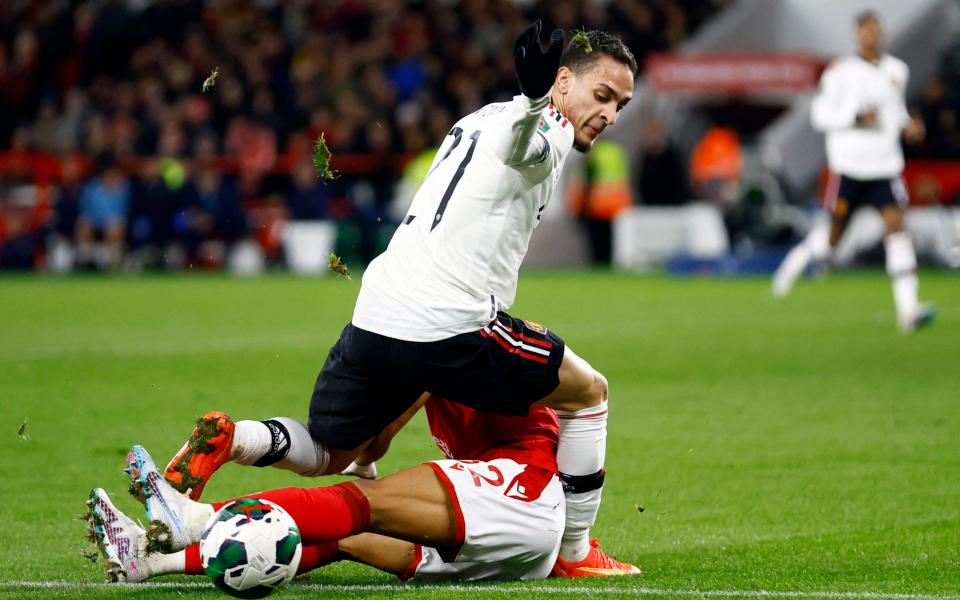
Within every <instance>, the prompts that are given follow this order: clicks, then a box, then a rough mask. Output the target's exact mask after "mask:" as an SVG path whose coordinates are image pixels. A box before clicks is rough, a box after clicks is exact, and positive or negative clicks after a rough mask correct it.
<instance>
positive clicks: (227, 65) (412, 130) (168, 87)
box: [0, 0, 722, 269]
mask: <svg viewBox="0 0 960 600" xmlns="http://www.w3.org/2000/svg"><path fill="white" fill-rule="evenodd" d="M719 4H722V2H718V1H715V0H647V1H635V0H608V1H603V2H596V1H587V0H560V1H556V0H551V1H541V2H521V1H509V0H492V1H488V0H465V1H463V2H450V1H443V0H424V1H412V0H411V1H406V2H399V1H393V0H341V1H306V0H258V1H252V0H222V1H199V0H161V1H156V2H150V1H146V0H128V1H116V0H105V1H101V2H97V1H87V2H75V1H68V0H36V1H21V2H17V1H12V2H0V32H2V40H3V42H4V43H3V44H2V45H0V149H3V151H2V152H0V198H2V203H3V206H2V207H0V215H2V216H0V244H2V246H0V266H3V267H6V268H24V269H29V268H34V267H37V266H43V265H47V264H48V263H55V264H56V265H59V266H58V267H57V268H70V267H71V266H75V267H77V268H81V269H85V268H97V269H119V268H131V269H139V268H163V269H184V268H185V269H191V268H217V267H219V266H220V265H222V263H223V261H224V257H225V256H226V253H228V252H229V251H230V248H231V247H232V246H233V245H234V244H236V243H238V242H240V241H243V240H250V239H253V240H255V241H256V243H257V244H258V246H259V247H260V248H261V249H262V251H263V252H264V253H265V255H266V257H267V259H268V261H271V262H281V261H282V260H283V256H282V244H281V243H280V239H279V231H280V230H281V229H282V223H283V222H284V221H285V220H320V219H332V220H335V221H336V222H338V223H339V224H340V225H339V229H340V231H339V233H340V235H339V236H338V251H339V252H341V253H343V254H347V255H348V256H349V257H350V258H351V259H354V260H360V261H367V260H369V259H370V258H372V257H373V256H374V255H375V254H376V253H377V252H378V251H379V250H380V249H381V248H382V247H383V244H384V243H385V240H387V239H388V238H389V235H390V233H391V232H392V228H393V220H394V219H395V217H396V215H395V214H393V212H391V210H390V205H391V202H393V201H394V200H395V197H396V196H397V194H403V193H409V190H408V191H407V192H404V191H403V188H404V186H403V181H402V180H403V179H404V177H405V175H409V177H408V179H412V180H415V179H416V174H417V172H419V171H422V164H423V163H424V162H426V164H429V160H430V159H432V154H430V152H431V149H435V148H436V146H437V145H439V143H440V142H441V141H442V140H443V138H444V136H445V135H446V134H447V132H448V130H449V128H450V126H451V125H452V123H453V122H455V121H456V119H457V118H459V116H461V115H463V114H466V113H468V112H471V111H473V110H475V109H477V108H479V107H480V106H482V105H484V104H486V103H488V102H491V101H502V100H506V99H509V98H510V97H512V96H513V95H514V94H516V93H517V86H516V83H515V76H514V71H513V61H512V55H511V47H512V42H513V36H514V35H515V33H516V32H518V31H520V30H521V29H522V28H523V27H524V26H525V25H526V24H527V23H528V22H529V21H530V20H531V19H532V18H534V17H535V16H540V17H543V18H544V21H545V27H546V28H548V29H550V28H554V27H559V28H563V29H565V30H568V31H570V30H572V29H574V28H576V27H586V28H603V29H607V30H609V31H612V32H614V33H616V34H617V35H619V36H620V37H622V39H624V41H626V42H627V44H628V45H629V46H630V48H631V49H632V50H633V52H634V53H635V54H636V55H637V57H638V59H640V60H642V58H643V56H644V55H645V54H647V53H648V52H651V51H655V50H664V49H668V48H671V47H674V46H676V45H677V44H679V43H680V42H682V41H683V40H684V39H685V38H686V37H687V35H688V34H689V33H690V32H691V31H692V30H693V29H694V28H696V27H697V26H698V25H699V24H700V23H701V22H702V21H703V20H704V19H706V18H708V17H709V15H711V14H712V13H713V12H715V11H716V10H717V8H718V5H719ZM214 69H216V70H217V73H218V74H217V77H216V80H215V84H214V85H213V87H212V89H210V90H209V91H207V92H206V93H205V92H204V91H203V90H202V86H203V82H204V81H205V80H206V79H207V78H208V77H209V76H210V75H211V73H212V72H213V71H214ZM320 133H323V134H324V136H325V139H326V141H327V142H328V143H329V146H330V149H331V151H332V152H333V154H334V164H333V166H334V168H335V169H336V170H337V171H338V172H339V175H340V176H339V177H338V178H337V179H334V180H332V181H329V182H322V181H320V180H319V179H318V177H317V173H316V171H315V169H314V167H313V165H312V164H311V156H310V151H311V147H312V144H313V142H314V140H315V139H316V138H317V136H318V135H319V134H320ZM418 159H419V160H418ZM407 170H409V171H411V172H410V173H405V171H407ZM410 183H412V182H410ZM408 187H409V186H408ZM398 190H400V191H398ZM65 253H66V254H65ZM57 257H59V258H57Z"/></svg>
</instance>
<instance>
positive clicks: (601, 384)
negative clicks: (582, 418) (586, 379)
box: [593, 371, 610, 406]
mask: <svg viewBox="0 0 960 600" xmlns="http://www.w3.org/2000/svg"><path fill="white" fill-rule="evenodd" d="M593 386H594V388H595V391H594V395H595V398H597V401H596V402H594V404H593V405H594V406H596V405H597V404H600V403H601V402H606V401H607V398H608V397H609V396H610V385H609V384H608V383H607V378H606V377H604V376H603V374H602V373H601V372H600V371H594V372H593Z"/></svg>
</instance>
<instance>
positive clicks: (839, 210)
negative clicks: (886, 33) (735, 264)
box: [773, 11, 935, 333]
mask: <svg viewBox="0 0 960 600" xmlns="http://www.w3.org/2000/svg"><path fill="white" fill-rule="evenodd" d="M856 36H857V48H858V49H857V54H856V55H852V56H846V57H843V58H840V59H838V60H837V61H835V62H834V63H833V64H831V65H830V67H829V68H828V69H827V70H826V71H825V72H824V74H823V77H822V78H821V80H820V91H819V92H818V94H817V97H816V98H815V99H814V101H813V107H812V111H811V119H812V121H813V126H814V127H815V128H816V129H818V130H820V131H823V132H824V133H825V134H826V138H827V162H828V164H829V166H830V171H831V174H830V181H829V183H828V185H827V193H826V198H825V205H826V208H827V210H828V211H829V212H830V217H831V219H830V224H829V226H827V225H824V226H822V227H815V228H814V229H813V230H812V231H811V232H810V233H809V234H808V235H807V237H806V238H805V239H804V240H803V241H802V242H801V243H800V244H799V245H797V246H796V247H795V248H793V249H792V250H791V251H790V253H789V254H788V255H787V257H786V258H785V259H784V261H783V263H782V264H781V265H780V267H779V269H777V272H776V274H775V276H774V280H773V293H774V295H775V296H777V297H780V298H782V297H784V296H786V295H787V294H788V293H789V292H790V289H791V288H792V287H793V284H794V283H795V282H796V280H797V279H798V278H799V277H800V275H801V274H803V271H804V270H805V269H806V267H807V265H808V264H809V263H810V261H812V260H814V261H824V260H827V259H828V258H829V256H830V252H831V250H832V249H833V248H835V247H836V245H837V244H838V243H839V241H840V238H841V236H843V233H844V231H845V230H846V227H847V224H848V223H849V222H850V217H851V215H852V214H853V212H854V211H855V210H856V209H857V208H859V207H861V206H872V207H874V208H876V209H877V210H879V211H880V215H881V216H882V217H883V221H884V225H885V228H886V234H885V237H884V248H885V250H886V261H887V273H889V274H890V278H891V280H892V285H893V300H894V304H895V305H896V310H897V325H898V327H899V328H900V331H902V332H904V333H909V332H911V331H913V330H914V329H916V328H917V327H919V326H921V325H924V324H926V323H927V322H929V321H930V320H931V319H932V318H933V316H934V313H935V308H934V306H933V305H932V304H929V303H928V304H921V303H920V301H919V298H918V287H919V282H918V279H917V257H916V253H915V252H914V248H913V242H912V241H911V240H910V236H909V234H908V233H907V232H906V231H904V229H903V213H904V210H905V209H906V207H907V204H908V202H909V199H908V197H907V190H906V187H905V186H904V184H903V180H902V179H901V177H900V175H901V173H902V172H903V150H902V149H901V147H900V136H901V134H902V135H903V136H904V137H905V138H906V139H908V140H909V141H919V140H920V139H922V138H923V136H924V135H925V132H924V127H923V122H922V121H921V120H919V119H917V118H912V117H911V116H910V115H909V113H908V112H907V106H906V102H905V99H904V94H905V93H906V88H907V78H908V77H909V68H908V67H907V65H906V64H905V63H904V62H903V61H901V60H899V59H897V58H895V57H893V56H890V55H889V54H886V53H884V52H883V27H882V23H881V21H880V16H879V15H878V14H877V13H876V12H873V11H867V12H864V13H861V14H860V15H859V16H858V17H857V19H856Z"/></svg>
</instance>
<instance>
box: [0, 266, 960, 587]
mask: <svg viewBox="0 0 960 600" xmlns="http://www.w3.org/2000/svg"><path fill="white" fill-rule="evenodd" d="M358 285H359V278H358V277H354V280H353V281H347V280H345V279H336V278H332V277H330V278H325V279H297V278H292V277H265V278H260V279H228V278H224V277H220V276H196V277H150V278H143V279H127V278H84V277H78V278H68V279H62V280H61V279H51V278H19V277H4V278H0V415H2V427H0V457H2V458H0V506H3V507H4V508H3V511H2V513H0V514H2V525H0V565H2V568H0V597H3V598H52V597H57V598H78V597H82V598H102V597H107V598H171V599H172V598H195V599H199V598H219V597H225V596H221V595H220V594H219V593H217V592H216V591H215V590H214V589H213V588H212V587H209V586H207V584H206V580H205V579H204V578H192V579H190V578H176V577H175V578H168V579H166V580H165V581H168V582H170V585H169V587H151V588H141V589H136V588H129V587H128V588H117V589H113V588H106V587H95V586H93V585H91V584H94V583H96V582H99V581H102V580H103V577H102V573H101V571H100V568H99V567H98V566H94V565H93V564H91V563H90V562H89V561H88V560H87V559H86V558H84V557H83V556H81V550H85V549H87V545H86V542H85V541H84V540H83V530H84V526H83V524H82V523H81V522H80V521H78V520H76V517H77V515H78V514H80V513H81V512H82V509H83V508H84V506H83V503H84V500H85V498H86V495H87V493H88V491H89V490H90V488H91V487H92V486H95V485H101V486H103V487H105V488H106V489H107V490H108V491H110V492H111V493H112V495H114V496H115V498H116V499H117V502H118V505H119V506H120V508H121V509H125V510H127V511H129V512H130V513H131V514H140V513H139V511H137V505H136V504H135V502H134V501H133V499H132V498H129V497H128V496H126V494H125V488H126V486H125V484H124V479H123V477H122V474H121V469H122V467H123V465H124V456H125V452H126V450H127V449H128V448H129V447H130V445H131V444H133V443H142V444H144V445H145V446H146V447H147V448H148V449H149V450H150V451H151V452H152V453H153V454H154V456H155V457H157V460H158V461H164V460H165V459H166V458H167V457H169V456H170V455H172V453H173V452H175V451H176V449H177V448H179V446H180V444H181V443H182V441H183V439H184V437H185V436H186V435H187V433H188V432H189V431H190V429H191V427H192V422H193V419H194V418H195V417H196V416H198V415H199V414H202V413H203V412H205V411H207V410H211V409H220V410H224V411H227V412H229V413H232V414H233V415H235V416H238V417H248V418H267V417H270V416H275V415H290V416H294V417H299V418H305V417H306V409H307V402H308V399H309V395H310V391H311V389H312V385H313V382H314V378H315V377H316V374H317V372H318V370H319V367H320V365H321V364H322V362H323V359H324V356H325V355H326V352H327V350H328V348H329V347H330V345H331V344H332V343H333V342H334V340H335V339H336V336H337V335H338V333H339V331H340V329H341V328H342V326H343V325H344V324H345V323H346V322H347V321H348V320H349V318H350V314H351V311H352V308H353V300H354V298H355V294H356V290H357V287H358ZM921 292H922V295H923V296H924V297H928V298H931V299H935V300H937V301H938V303H939V305H940V309H941V311H940V316H939V319H938V320H937V322H935V323H934V324H933V325H932V326H931V327H930V328H929V329H926V330H924V331H921V332H919V333H917V334H915V335H912V336H901V335H899V334H898V333H897V331H896V328H895V327H894V318H893V307H892V301H891V297H890V296H891V295H890V288H889V283H888V280H887V278H886V276H885V275H884V274H882V273H881V272H874V273H859V274H858V273H854V274H838V275H834V276H833V277H831V278H829V279H826V280H824V281H804V282H801V283H800V284H799V285H798V286H797V289H796V290H795V291H794V293H793V295H792V296H791V297H789V298H788V299H786V300H785V301H774V300H773V299H772V298H771V297H770V293H769V281H768V280H767V279H739V280H717V279H692V280H689V279H688V280H681V279H671V278H667V277H661V276H649V277H632V276H625V275H613V274H608V273H571V274H566V273H537V272H533V273H525V274H524V275H522V276H521V284H520V292H519V297H520V300H519V302H518V303H517V305H516V306H515V307H514V309H513V311H512V312H513V313H514V314H516V315H518V316H522V317H526V318H530V319H532V320H535V321H538V322H541V323H543V324H545V325H547V326H548V327H551V328H553V329H554V330H556V331H557V332H558V333H559V334H560V335H561V336H563V337H564V338H565V339H566V340H567V341H568V343H569V344H570V345H571V347H572V348H574V349H575V350H576V351H577V352H578V353H579V354H580V355H582V356H583V357H585V358H587V359H588V360H589V361H590V362H591V363H592V364H593V365H594V366H596V367H597V368H598V369H600V370H601V371H602V372H603V373H605V374H606V376H607V377H608V379H609V381H610V388H611V403H612V404H611V419H610V426H609V444H608V451H607V469H608V476H607V485H606V488H605V491H604V502H603V507H602V510H601V512H600V518H599V522H598V524H597V526H596V528H595V530H594V531H595V533H596V535H597V537H599V538H600V539H601V541H602V542H603V547H604V548H605V549H607V550H608V551H610V552H611V553H612V554H614V555H615V556H618V557H620V558H623V559H626V560H630V561H633V562H636V563H637V564H639V565H641V567H642V568H643V570H644V575H643V576H642V577H640V578H624V579H613V580H611V579H602V580H590V581H583V580H581V581H574V582H558V581H553V580H547V581H543V582H534V583H529V584H497V585H494V586H487V587H484V588H483V589H482V590H480V589H475V588H473V587H470V588H466V589H461V588H454V587H449V586H446V587H445V586H442V585H433V586H428V587H427V588H426V589H424V588H420V589H418V588H417V587H416V585H414V584H407V585H400V586H398V585H397V584H396V582H395V580H394V579H393V578H392V577H389V576H386V575H382V574H379V573H377V572H375V571H373V570H371V569H368V568H366V567H362V566H358V565H350V564H344V563H338V564H336V565H333V566H331V567H328V568H326V569H323V570H321V571H318V572H315V573H313V574H311V575H309V576H307V577H305V578H302V579H300V580H298V581H297V582H294V584H292V585H291V586H290V587H289V588H288V589H286V590H285V591H283V592H282V593H280V594H278V595H277V597H279V598H300V597H302V598H308V597H357V596H365V597H386V596H410V595H411V591H406V590H413V591H414V592H415V593H416V594H417V595H423V596H427V597H436V598H439V597H449V598H453V597H465V596H469V597H472V596H476V595H479V594H481V593H482V596H483V597H491V596H497V597H518V596H523V597H560V596H579V595H584V594H585V593H587V592H588V591H590V590H593V591H594V592H595V593H600V594H608V595H616V594H621V595H622V594H632V595H648V596H650V597H698V596H701V597H715V596H720V597H727V596H724V595H723V594H727V595H729V596H738V595H742V596H748V597H762V596H761V595H760V594H759V593H758V592H759V591H760V590H768V591H774V592H777V593H779V595H775V596H773V597H788V598H790V597H799V598H818V597H826V598H896V597H898V596H894V595H895V594H905V595H908V596H899V597H900V598H907V597H912V598H921V599H930V598H944V597H958V596H960V277H958V276H957V275H956V274H955V273H943V272H931V271H927V272H923V273H922V274H921ZM25 418H27V419H28V422H27V425H26V428H25V432H24V433H25V435H26V436H28V439H21V437H20V436H19V435H18V429H19V428H20V425H21V424H22V423H23V421H24V419H25ZM435 457H438V452H437V451H436V450H435V449H434V448H433V445H432V441H431V439H430V437H429V435H428V434H427V432H426V427H425V423H424V421H423V420H422V419H421V418H418V419H417V420H416V421H414V422H413V423H412V424H411V426H409V427H408V429H406V430H405V431H403V432H402V433H401V435H400V437H399V438H398V439H397V440H396V442H395V443H394V445H393V448H392V450H391V454H390V455H389V456H388V457H386V458H385V459H384V460H383V461H381V463H380V469H381V472H383V473H389V472H391V471H394V470H397V469H400V468H403V467H404V466H408V465H412V464H414V463H416V462H419V461H422V460H426V459H430V458H435ZM333 481H334V480H333V479H325V480H314V481H304V480H298V479H296V478H295V477H294V476H293V475H291V474H288V473H285V472H280V471H274V470H270V469H253V468H243V467H239V466H236V465H228V466H227V467H225V468H224V469H223V471H222V472H221V473H220V474H219V475H218V476H217V477H216V478H215V479H214V480H213V481H212V483H211V484H210V486H208V488H207V492H205V497H208V498H222V497H227V496H232V495H237V494H241V493H244V492H250V491H253V490H257V489H263V488H268V487H274V486H280V485H289V484H297V483H303V484H311V483H317V484H328V483H332V482H333ZM638 506H642V507H643V508H644V510H643V511H642V512H641V511H639V510H638ZM38 582H59V583H56V585H58V586H59V587H56V588H53V589H45V588H39V587H38V586H39V585H40V584H39V583H38ZM80 584H82V585H80ZM377 585H379V586H382V587H379V588H376V587H370V586H377ZM334 586H341V587H334ZM560 588H565V589H560ZM588 588H589V589H588ZM558 592H559V593H558ZM813 592H817V593H820V594H819V595H817V594H814V593H813Z"/></svg>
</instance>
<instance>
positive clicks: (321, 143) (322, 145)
mask: <svg viewBox="0 0 960 600" xmlns="http://www.w3.org/2000/svg"><path fill="white" fill-rule="evenodd" d="M330 156H331V154H330V148H328V147H327V140H325V139H323V134H322V133H321V134H320V137H318V138H317V141H315V142H314V143H313V166H314V167H315V168H316V169H317V175H319V176H320V178H321V179H325V180H326V179H333V178H334V177H336V176H337V173H336V171H334V170H333V169H331V168H330Z"/></svg>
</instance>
